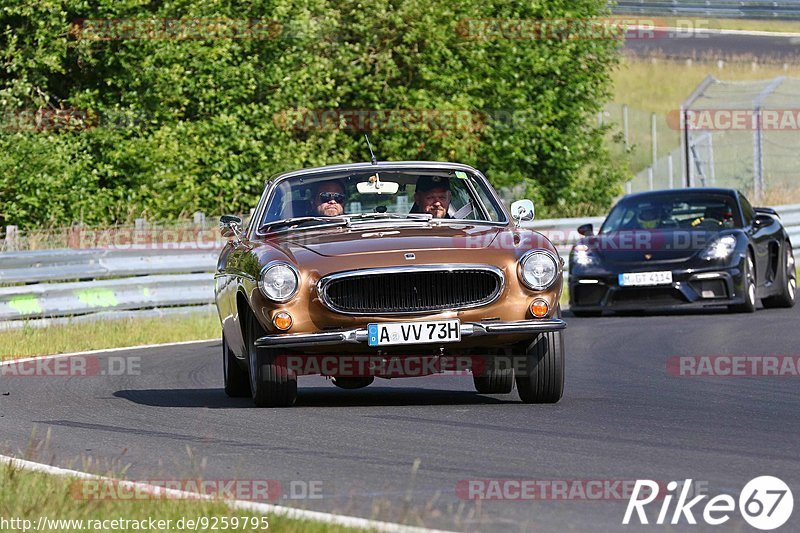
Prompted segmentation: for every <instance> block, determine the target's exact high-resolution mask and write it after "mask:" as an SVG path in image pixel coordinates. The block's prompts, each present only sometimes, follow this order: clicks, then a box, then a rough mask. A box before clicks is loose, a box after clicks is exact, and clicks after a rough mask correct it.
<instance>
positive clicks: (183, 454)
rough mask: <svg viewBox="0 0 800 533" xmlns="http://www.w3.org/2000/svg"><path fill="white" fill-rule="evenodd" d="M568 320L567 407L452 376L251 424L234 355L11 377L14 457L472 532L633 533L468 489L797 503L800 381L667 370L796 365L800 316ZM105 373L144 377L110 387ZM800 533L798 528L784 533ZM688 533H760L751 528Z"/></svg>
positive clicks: (180, 350) (120, 378)
mask: <svg viewBox="0 0 800 533" xmlns="http://www.w3.org/2000/svg"><path fill="white" fill-rule="evenodd" d="M567 321H568V324H569V327H568V329H567V332H566V346H567V353H568V360H567V384H566V394H565V397H564V399H563V400H562V401H561V403H559V404H557V405H542V406H532V405H523V404H521V403H520V402H519V399H518V396H517V394H516V390H515V391H513V392H512V394H509V395H505V396H482V395H478V394H477V393H475V392H473V388H472V380H471V378H470V377H469V376H457V375H445V376H430V377H426V378H415V379H406V380H400V379H397V380H391V381H386V380H378V381H376V383H375V384H373V385H372V386H370V387H369V388H367V389H363V390H357V391H344V390H339V389H337V388H336V387H334V386H333V385H332V384H331V383H330V382H327V381H325V380H324V379H322V378H319V377H307V378H301V381H300V394H299V398H298V402H297V406H296V407H294V408H292V409H256V408H254V407H253V406H252V405H251V403H250V401H249V400H247V399H243V400H233V399H229V398H227V397H226V396H225V394H224V393H223V391H222V390H221V382H222V369H221V361H220V343H219V342H210V343H204V344H196V345H184V346H175V347H166V348H154V349H146V350H139V351H123V352H113V353H110V354H103V355H100V356H98V357H97V359H96V360H90V361H89V362H88V367H89V368H92V369H94V370H95V371H96V374H97V375H91V376H72V377H62V376H35V377H17V376H5V377H3V378H2V381H0V389H1V390H0V392H3V393H5V392H8V393H9V394H8V395H3V396H0V452H2V453H5V454H15V455H18V456H24V455H25V453H26V450H29V449H31V448H35V449H36V451H35V452H32V453H28V456H29V457H33V458H34V459H35V460H39V461H42V462H53V464H57V465H59V466H69V467H74V468H78V469H83V468H84V467H85V466H86V462H85V461H84V459H86V458H91V459H92V465H91V466H90V467H89V469H90V470H92V471H95V472H98V473H105V472H107V471H108V469H109V468H110V469H112V470H115V471H121V470H122V468H125V467H128V470H127V477H128V478H129V479H136V480H171V479H191V478H194V477H197V476H201V477H202V478H204V479H209V480H212V479H213V480H229V479H240V480H276V481H278V482H280V484H281V488H282V490H281V492H283V494H281V495H280V496H281V498H280V499H279V500H278V502H277V503H281V504H285V505H291V506H295V507H301V508H309V509H314V510H321V511H332V512H338V513H343V514H350V515H357V516H363V517H369V518H376V519H381V520H390V521H404V522H406V523H410V524H414V525H420V524H424V525H426V526H430V527H438V528H445V529H453V530H463V531H497V530H500V528H503V530H508V531H619V530H622V529H623V528H622V527H621V525H620V523H621V521H622V517H623V514H624V511H625V507H626V503H627V500H626V499H625V500H614V499H613V497H614V496H613V494H611V496H610V497H612V499H611V500H603V501H597V500H591V501H587V500H585V499H580V498H579V495H575V494H573V496H572V497H573V499H567V500H562V501H552V500H547V499H545V500H533V501H532V500H523V501H518V500H510V501H509V500H493V501H482V502H478V503H477V504H476V502H474V501H469V500H467V499H462V498H460V497H459V496H458V495H457V491H456V487H457V486H461V487H464V486H466V485H464V483H466V482H467V481H465V480H480V479H499V480H507V479H525V480H561V481H566V482H569V483H572V484H571V485H570V487H573V486H574V482H576V481H579V480H608V481H609V482H613V481H615V480H617V481H619V480H634V479H637V478H650V479H653V480H659V481H662V482H663V483H666V482H668V481H670V480H684V479H687V478H692V479H694V480H698V481H699V482H700V483H701V488H702V487H706V488H707V490H708V492H710V493H711V495H716V494H720V493H729V494H732V495H734V496H736V495H738V493H739V491H740V490H741V488H742V487H743V485H744V484H745V483H746V482H747V481H749V480H750V479H752V478H754V477H756V476H761V475H776V476H779V477H780V478H782V479H783V480H784V481H785V482H786V483H788V485H789V486H790V487H792V488H793V489H795V500H796V501H797V500H798V498H799V497H800V454H799V453H798V448H797V443H798V436H799V435H800V395H799V394H798V385H799V384H800V378H798V377H736V378H732V377H724V378H722V377H679V376H674V375H671V374H670V373H668V371H667V360H668V358H669V357H673V356H697V355H775V354H781V355H798V353H800V347H799V345H800V343H799V342H798V341H800V331H798V324H800V308H795V309H791V310H759V311H758V312H757V313H756V314H754V315H737V314H725V313H717V312H706V313H695V314H675V313H670V314H651V315H648V316H613V317H603V318H598V319H578V318H573V317H569V316H567ZM92 357H93V356H92ZM110 358H115V362H114V363H113V365H115V366H116V367H117V368H118V367H120V366H124V365H121V364H120V361H124V362H125V363H126V364H128V365H129V366H130V365H131V364H133V366H132V367H131V368H132V371H131V372H125V373H123V375H115V376H111V375H108V372H106V375H102V374H103V372H104V369H107V368H110V367H109V366H108V365H109V364H110V363H109V359H110ZM136 361H138V363H140V370H139V369H137V368H136ZM90 373H91V372H90ZM114 373H115V372H114ZM34 433H35V436H34V437H33V438H32V435H34ZM48 433H49V437H48V438H47V439H46V441H45V435H47V434H48ZM416 460H419V467H418V470H417V471H416V474H414V473H412V471H413V465H414V463H415V461H416ZM312 481H313V482H321V483H318V484H314V485H312V486H313V487H318V490H319V491H320V495H321V498H315V499H302V498H291V496H292V495H291V494H289V487H292V486H293V487H294V488H295V489H299V488H302V487H304V486H306V485H304V483H306V482H312ZM293 482H294V484H293ZM298 482H299V483H298ZM459 482H461V485H459ZM301 492H302V491H301ZM460 494H461V496H464V494H463V492H462V493H460ZM284 496H285V498H284ZM575 498H577V499H575ZM655 505H657V506H656V507H652V508H651V507H648V510H649V512H650V515H649V516H650V518H651V520H653V519H655V517H656V515H657V513H658V506H660V504H655ZM695 514H696V515H699V514H702V510H701V511H700V513H695ZM698 518H699V517H698ZM687 529H690V528H689V526H687V525H686V524H685V522H684V523H682V525H679V526H677V527H673V528H672V529H671V530H672V531H684V530H687ZM798 529H800V512H798V511H797V510H795V513H794V516H793V518H792V519H791V521H790V523H789V524H787V526H785V527H784V529H783V530H786V531H791V530H794V531H797V530H798ZM624 530H625V531H638V530H646V531H661V530H670V529H669V528H668V527H665V526H655V527H654V526H652V525H651V526H649V527H646V526H636V527H628V528H624ZM691 530H692V531H711V530H714V531H721V530H724V531H752V530H751V529H750V528H749V526H748V525H747V524H746V523H745V522H744V520H743V519H742V518H741V517H740V516H739V515H738V514H734V516H733V518H732V519H731V521H730V522H729V523H728V524H726V526H725V527H724V528H711V527H707V526H694V527H692V528H691Z"/></svg>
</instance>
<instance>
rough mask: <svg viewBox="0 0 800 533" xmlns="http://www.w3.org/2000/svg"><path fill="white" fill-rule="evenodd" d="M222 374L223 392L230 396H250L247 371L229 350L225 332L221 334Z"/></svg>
mask: <svg viewBox="0 0 800 533" xmlns="http://www.w3.org/2000/svg"><path fill="white" fill-rule="evenodd" d="M222 376H223V380H224V383H225V394H227V395H228V396H229V397H231V398H247V397H248V396H250V380H249V379H248V376H247V371H246V370H245V369H244V368H242V367H241V366H239V362H238V361H237V360H236V356H235V355H233V352H231V349H230V347H229V346H228V341H227V340H225V334H224V333H223V334H222Z"/></svg>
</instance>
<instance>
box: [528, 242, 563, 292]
mask: <svg viewBox="0 0 800 533" xmlns="http://www.w3.org/2000/svg"><path fill="white" fill-rule="evenodd" d="M557 276H558V260H557V259H556V258H555V257H553V255H552V254H550V253H548V252H545V251H543V250H536V251H534V252H529V253H528V254H526V255H525V256H523V257H522V259H521V260H520V263H519V277H520V279H521V280H522V283H523V284H525V286H526V287H528V288H530V289H533V290H535V291H542V290H544V289H546V288H548V287H549V286H550V285H552V284H553V282H554V281H555V280H556V277H557Z"/></svg>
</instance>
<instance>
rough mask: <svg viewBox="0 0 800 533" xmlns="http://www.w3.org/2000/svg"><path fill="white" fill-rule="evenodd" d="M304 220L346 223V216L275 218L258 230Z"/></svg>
mask: <svg viewBox="0 0 800 533" xmlns="http://www.w3.org/2000/svg"><path fill="white" fill-rule="evenodd" d="M306 222H335V223H337V224H347V223H348V220H347V218H346V217H342V216H338V217H295V218H285V219H283V220H276V221H274V222H268V223H266V224H262V225H261V226H260V227H259V228H258V231H259V232H261V233H266V232H268V231H272V230H274V229H276V228H281V227H284V226H292V225H296V224H304V223H306Z"/></svg>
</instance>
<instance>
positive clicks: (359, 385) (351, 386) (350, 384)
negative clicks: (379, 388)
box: [332, 376, 375, 390]
mask: <svg viewBox="0 0 800 533" xmlns="http://www.w3.org/2000/svg"><path fill="white" fill-rule="evenodd" d="M332 381H333V384H334V385H336V386H337V387H339V388H340V389H345V390H355V389H363V388H364V387H368V386H370V385H372V382H373V381H375V378H374V377H373V376H364V377H355V378H337V377H334V378H333V379H332Z"/></svg>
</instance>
